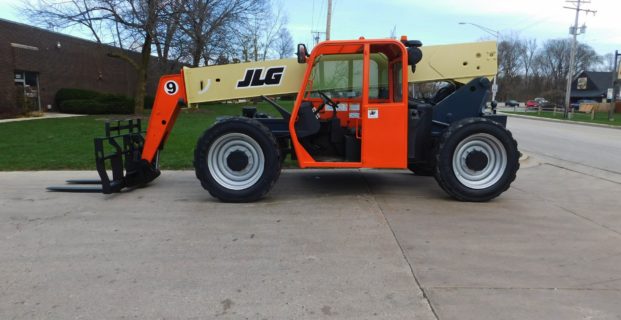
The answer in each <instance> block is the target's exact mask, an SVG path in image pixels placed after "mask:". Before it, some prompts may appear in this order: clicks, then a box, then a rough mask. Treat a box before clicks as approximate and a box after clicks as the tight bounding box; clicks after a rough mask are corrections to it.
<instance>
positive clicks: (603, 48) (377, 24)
mask: <svg viewBox="0 0 621 320" xmlns="http://www.w3.org/2000/svg"><path fill="white" fill-rule="evenodd" d="M276 1H280V3H281V4H282V5H283V7H284V11H285V12H286V13H287V15H288V17H289V29H290V30H291V33H292V35H293V37H294V40H295V42H296V43H297V42H303V43H307V44H308V45H309V46H310V45H312V43H313V40H312V36H311V31H315V30H317V31H325V25H326V3H327V0H306V1H298V0H296V1H286V0H276ZM20 2H21V1H19V0H0V18H4V19H8V20H14V21H20V22H24V23H28V22H27V21H23V19H22V17H21V16H20V15H19V13H18V11H17V10H16V9H15V7H16V5H18V4H19V3H20ZM569 5H571V4H569V3H566V2H565V1H564V0H496V1H494V0H467V1H466V0H381V1H371V0H333V6H334V7H333V16H332V39H355V38H358V37H359V36H364V37H366V38H385V37H388V36H389V35H390V33H391V30H392V29H393V28H396V34H397V36H400V35H407V36H408V37H409V38H410V39H418V40H421V41H423V44H447V43H459V42H469V41H477V40H481V39H483V38H486V39H491V38H492V37H491V36H490V35H489V34H487V33H485V32H484V31H482V30H480V29H478V28H476V27H474V26H472V25H459V24H458V23H459V22H471V23H476V24H479V25H482V26H485V27H487V28H489V29H492V30H498V31H499V32H500V34H501V37H502V36H503V35H508V34H517V35H519V36H521V37H525V38H536V39H538V41H539V43H542V42H543V41H545V40H546V39H553V38H564V37H569V33H568V27H569V26H570V25H571V24H573V21H574V12H575V11H573V10H568V9H563V6H569ZM585 8H589V9H592V10H596V11H597V13H596V14H595V15H592V14H589V15H585V14H584V13H582V14H581V15H580V23H579V24H580V25H582V23H585V24H586V25H587V31H586V34H584V35H579V36H578V39H579V41H582V42H585V43H587V44H589V45H590V46H592V47H593V48H595V50H597V52H598V53H599V54H606V53H610V52H614V50H621V0H591V3H590V4H586V5H585ZM76 35H77V36H79V34H76Z"/></svg>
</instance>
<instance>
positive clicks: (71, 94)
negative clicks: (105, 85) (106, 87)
mask: <svg viewBox="0 0 621 320" xmlns="http://www.w3.org/2000/svg"><path fill="white" fill-rule="evenodd" d="M100 95H101V93H99V92H97V91H91V90H83V89H60V90H58V92H56V96H55V97H54V103H55V104H56V106H57V107H60V104H61V103H62V102H63V101H65V100H91V99H95V98H97V97H99V96H100Z"/></svg>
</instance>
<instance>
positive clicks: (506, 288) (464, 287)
mask: <svg viewBox="0 0 621 320" xmlns="http://www.w3.org/2000/svg"><path fill="white" fill-rule="evenodd" d="M594 284H598V283H594ZM427 289H433V290H533V291H536V290H538V291H614V292H621V289H616V288H564V287H558V288H554V287H477V286H438V287H427Z"/></svg>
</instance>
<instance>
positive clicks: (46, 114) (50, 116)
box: [0, 112, 84, 123]
mask: <svg viewBox="0 0 621 320" xmlns="http://www.w3.org/2000/svg"><path fill="white" fill-rule="evenodd" d="M83 116H84V115H83V114H68V113H58V112H44V113H43V115H42V116H40V117H23V118H11V119H0V123H7V122H17V121H29V120H41V119H55V118H73V117H83Z"/></svg>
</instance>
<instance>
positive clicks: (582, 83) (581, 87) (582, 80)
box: [576, 77, 587, 90]
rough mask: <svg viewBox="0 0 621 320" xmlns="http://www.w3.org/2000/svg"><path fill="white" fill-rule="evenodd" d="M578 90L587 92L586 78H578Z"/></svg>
mask: <svg viewBox="0 0 621 320" xmlns="http://www.w3.org/2000/svg"><path fill="white" fill-rule="evenodd" d="M576 89H578V90H586V89H587V78H586V77H581V78H578V84H577V86H576Z"/></svg>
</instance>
